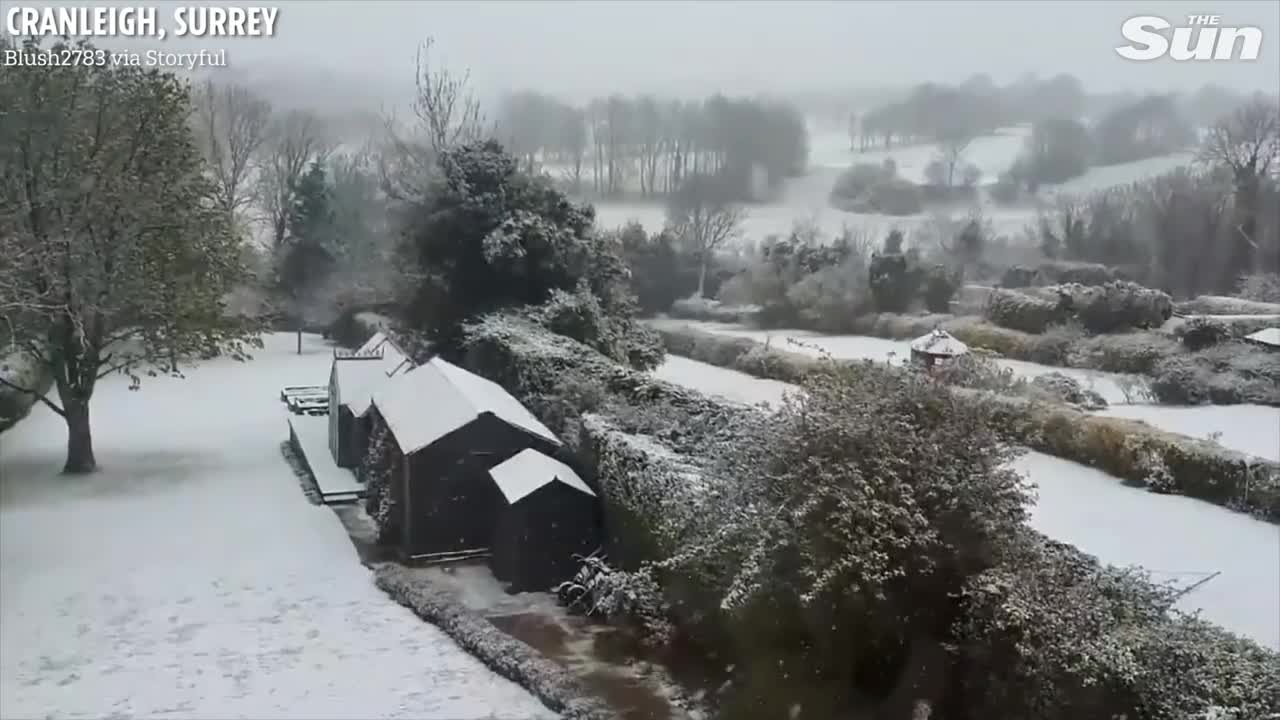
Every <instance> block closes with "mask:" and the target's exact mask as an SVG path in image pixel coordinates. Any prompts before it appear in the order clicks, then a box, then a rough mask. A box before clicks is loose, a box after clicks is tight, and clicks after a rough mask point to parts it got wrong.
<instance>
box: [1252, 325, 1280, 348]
mask: <svg viewBox="0 0 1280 720" xmlns="http://www.w3.org/2000/svg"><path fill="white" fill-rule="evenodd" d="M1245 340H1250V341H1252V342H1256V343H1260V344H1262V345H1270V346H1271V347H1280V328H1274V327H1269V328H1264V329H1262V330H1259V331H1258V332H1256V333H1254V334H1252V335H1250V336H1248V337H1246V338H1245Z"/></svg>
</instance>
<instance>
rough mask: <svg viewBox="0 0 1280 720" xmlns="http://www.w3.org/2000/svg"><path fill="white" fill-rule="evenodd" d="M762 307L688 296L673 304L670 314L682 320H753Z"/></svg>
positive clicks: (741, 321)
mask: <svg viewBox="0 0 1280 720" xmlns="http://www.w3.org/2000/svg"><path fill="white" fill-rule="evenodd" d="M759 312H760V308H759V307H757V306H755V305H725V304H724V303H722V302H720V301H719V300H712V299H710V298H702V297H688V298H681V299H679V300H676V301H675V302H674V303H672V304H671V310H670V311H668V313H667V314H668V315H670V316H671V317H675V318H680V319H682V320H707V321H710V322H725V323H747V322H751V321H752V320H753V319H754V318H755V316H756V314H757V313H759Z"/></svg>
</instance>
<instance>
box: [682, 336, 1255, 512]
mask: <svg viewBox="0 0 1280 720" xmlns="http://www.w3.org/2000/svg"><path fill="white" fill-rule="evenodd" d="M658 332H659V334H660V335H661V336H662V340H663V343H664V345H665V346H666V348H667V352H669V353H671V354H673V355H680V356H683V357H688V358H690V359H693V360H697V361H700V362H705V363H708V364H711V365H716V366H719V367H724V368H730V369H733V370H737V371H739V372H744V373H747V374H749V375H754V376H756V377H761V378H767V379H770V380H781V381H783V382H791V383H794V382H798V381H799V380H801V379H802V378H803V377H804V376H805V374H806V373H808V372H809V371H810V370H811V369H813V368H814V367H815V366H816V365H817V364H819V363H822V362H825V361H824V360H821V359H818V358H814V357H810V356H807V355H801V354H799V353H793V352H788V351H785V350H774V349H767V348H765V347H764V346H763V345H761V344H760V343H758V342H756V341H754V340H750V339H748V338H739V337H728V336H723V335H717V334H714V333H709V332H705V331H702V330H697V329H694V328H691V327H670V326H664V327H661V328H659V329H658ZM960 392H966V393H971V392H972V391H960ZM983 395H984V396H986V397H996V396H991V395H989V394H986V393H984V394H983ZM996 399H997V400H999V401H1000V402H1002V403H1003V404H1004V406H1005V407H1006V408H1007V412H1008V423H1009V426H1010V428H1012V429H1014V430H1015V431H1016V432H1017V434H1018V437H1019V439H1020V440H1021V441H1022V442H1024V443H1025V444H1026V445H1027V446H1028V447H1030V448H1032V449H1034V450H1038V451H1040V452H1044V453H1048V454H1050V455H1055V456H1057V457H1061V458H1063V459H1066V460H1071V461H1074V462H1078V463H1080V464H1082V465H1089V466H1091V467H1097V468H1100V469H1102V470H1105V471H1106V472H1107V473H1109V474H1111V475H1114V476H1116V477H1119V478H1121V479H1124V480H1129V481H1131V482H1136V483H1140V484H1142V485H1144V486H1146V487H1147V488H1149V489H1150V490H1152V491H1155V492H1163V493H1177V494H1181V495H1187V496H1189V497H1194V498H1199V499H1201V500H1207V501H1209V502H1213V503H1217V504H1219V505H1224V506H1226V507H1230V508H1233V509H1238V510H1242V511H1245V512H1250V513H1253V514H1255V515H1258V516H1261V517H1264V518H1267V519H1269V520H1272V521H1276V522H1280V463H1276V462H1272V461H1269V460H1264V459H1260V458H1253V457H1248V456H1245V455H1243V454H1241V453H1237V452H1234V451H1231V450H1227V449H1224V448H1222V447H1220V446H1218V445H1215V444H1213V443H1210V442H1208V441H1205V440H1198V439H1195V438H1190V437H1186V436H1184V435H1177V434H1174V433H1169V432H1165V431H1163V430H1160V429H1157V428H1154V427H1152V426H1150V425H1148V424H1147V423H1144V422H1142V421H1140V420H1129V419H1126V418H1115V417H1105V416H1099V415H1090V414H1088V413H1084V412H1081V411H1079V410H1076V409H1074V408H1070V407H1067V406H1065V405H1062V406H1055V405H1050V404H1047V403H1033V402H1029V401H1026V400H1024V399H1021V398H1010V397H996Z"/></svg>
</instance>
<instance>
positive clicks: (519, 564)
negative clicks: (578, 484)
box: [491, 482, 603, 591]
mask: <svg viewBox="0 0 1280 720" xmlns="http://www.w3.org/2000/svg"><path fill="white" fill-rule="evenodd" d="M602 537H603V532H602V529H601V526H600V508H599V502H598V501H597V498H595V497H592V496H591V495H587V494H586V493H583V492H581V491H579V490H575V489H573V488H571V487H569V486H567V485H565V484H564V483H560V482H554V483H550V484H548V485H546V486H544V487H542V488H539V489H538V490H536V491H534V492H533V493H531V494H530V495H528V496H526V497H524V498H522V499H521V500H520V501H519V502H517V503H515V504H514V505H507V506H506V507H504V508H503V510H502V513H501V515H500V517H499V520H498V522H497V524H496V527H495V529H494V539H493V543H492V547H493V559H492V561H491V565H492V567H493V572H494V575H495V576H497V577H498V578H499V579H501V580H504V581H506V582H509V583H511V589H512V590H515V591H522V590H529V591H542V590H548V589H550V588H553V587H554V586H555V585H556V584H557V583H559V582H562V581H564V580H568V579H570V578H572V577H573V574H574V573H575V572H576V571H577V569H578V563H577V561H575V560H574V557H573V556H574V555H575V554H577V555H587V554H589V553H591V552H592V551H594V550H595V549H596V548H597V547H599V546H600V544H601V542H602Z"/></svg>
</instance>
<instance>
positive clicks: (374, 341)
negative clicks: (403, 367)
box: [355, 330, 409, 360]
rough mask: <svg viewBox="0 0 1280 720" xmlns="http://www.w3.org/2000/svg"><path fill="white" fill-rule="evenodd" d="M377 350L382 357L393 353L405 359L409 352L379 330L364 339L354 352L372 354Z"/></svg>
mask: <svg viewBox="0 0 1280 720" xmlns="http://www.w3.org/2000/svg"><path fill="white" fill-rule="evenodd" d="M379 351H381V352H382V355H383V357H386V356H388V355H393V356H396V357H399V358H400V359H401V360H407V359H408V358H409V353H407V352H405V351H404V350H402V349H400V346H399V345H397V344H396V341H395V340H392V339H391V338H390V337H387V335H386V334H385V333H383V332H382V331H381V330H379V331H378V332H376V333H374V334H373V335H371V336H370V337H369V339H368V340H365V341H364V344H363V345H361V346H360V349H358V350H356V351H355V354H356V355H373V354H376V353H378V352H379Z"/></svg>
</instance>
